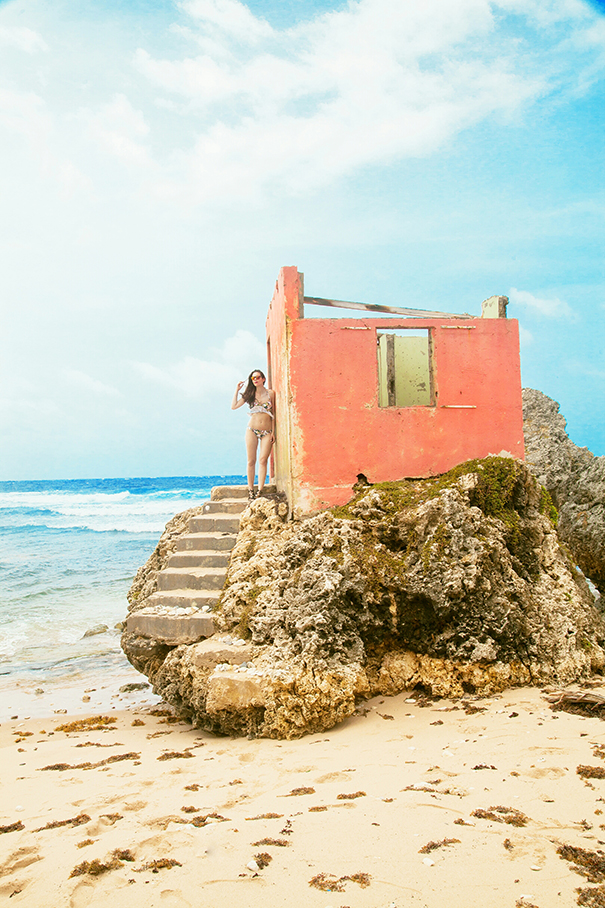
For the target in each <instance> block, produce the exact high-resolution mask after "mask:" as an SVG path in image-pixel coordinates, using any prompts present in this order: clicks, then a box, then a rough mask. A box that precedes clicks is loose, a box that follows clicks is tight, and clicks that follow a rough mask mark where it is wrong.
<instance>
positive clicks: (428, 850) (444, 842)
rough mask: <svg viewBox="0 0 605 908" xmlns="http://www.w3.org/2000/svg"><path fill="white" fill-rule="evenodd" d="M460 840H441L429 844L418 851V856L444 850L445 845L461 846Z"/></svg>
mask: <svg viewBox="0 0 605 908" xmlns="http://www.w3.org/2000/svg"><path fill="white" fill-rule="evenodd" d="M459 844H460V839H441V841H440V842H427V843H426V845H423V846H422V848H419V849H418V854H430V853H431V851H436V850H437V848H443V847H444V846H445V845H459Z"/></svg>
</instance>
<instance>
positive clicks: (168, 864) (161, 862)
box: [135, 858, 183, 873]
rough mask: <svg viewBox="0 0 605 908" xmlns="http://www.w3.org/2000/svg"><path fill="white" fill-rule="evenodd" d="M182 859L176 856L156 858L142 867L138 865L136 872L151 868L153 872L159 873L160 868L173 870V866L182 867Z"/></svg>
mask: <svg viewBox="0 0 605 908" xmlns="http://www.w3.org/2000/svg"><path fill="white" fill-rule="evenodd" d="M182 866H183V865H182V864H181V862H180V861H176V860H175V859H174V858H156V859H155V860H153V861H147V863H146V864H143V866H142V867H138V868H137V869H136V870H135V873H143V871H145V870H151V872H152V873H159V871H160V870H171V869H172V868H173V867H182Z"/></svg>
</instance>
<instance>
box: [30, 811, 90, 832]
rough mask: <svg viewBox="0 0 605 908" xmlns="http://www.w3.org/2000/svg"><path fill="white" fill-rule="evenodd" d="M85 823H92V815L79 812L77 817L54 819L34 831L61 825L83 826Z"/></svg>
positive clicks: (56, 827)
mask: <svg viewBox="0 0 605 908" xmlns="http://www.w3.org/2000/svg"><path fill="white" fill-rule="evenodd" d="M84 823H90V817H89V816H88V814H87V813H79V814H78V816H77V817H70V818H69V819H68V820H53V821H52V822H51V823H47V824H46V826H40V827H39V828H38V829H34V830H33V831H34V832H43V831H44V830H45V829H58V828H59V827H60V826H83V825H84Z"/></svg>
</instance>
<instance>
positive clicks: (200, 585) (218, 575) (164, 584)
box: [158, 567, 227, 590]
mask: <svg viewBox="0 0 605 908" xmlns="http://www.w3.org/2000/svg"><path fill="white" fill-rule="evenodd" d="M226 576H227V569H226V568H222V567H215V568H211V567H208V568H191V569H190V570H186V569H184V568H164V569H163V570H161V571H160V572H159V574H158V590H220V589H222V588H223V584H224V582H225V577H226Z"/></svg>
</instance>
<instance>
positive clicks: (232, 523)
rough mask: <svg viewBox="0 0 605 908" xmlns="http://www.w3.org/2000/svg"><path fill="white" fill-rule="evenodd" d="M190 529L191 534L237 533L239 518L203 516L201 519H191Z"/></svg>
mask: <svg viewBox="0 0 605 908" xmlns="http://www.w3.org/2000/svg"><path fill="white" fill-rule="evenodd" d="M188 528H189V532H190V533H212V532H215V533H237V531H238V530H239V516H237V515H235V514H233V515H230V516H228V515H223V514H216V515H214V514H202V515H201V516H199V517H190V518H189V525H188Z"/></svg>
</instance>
